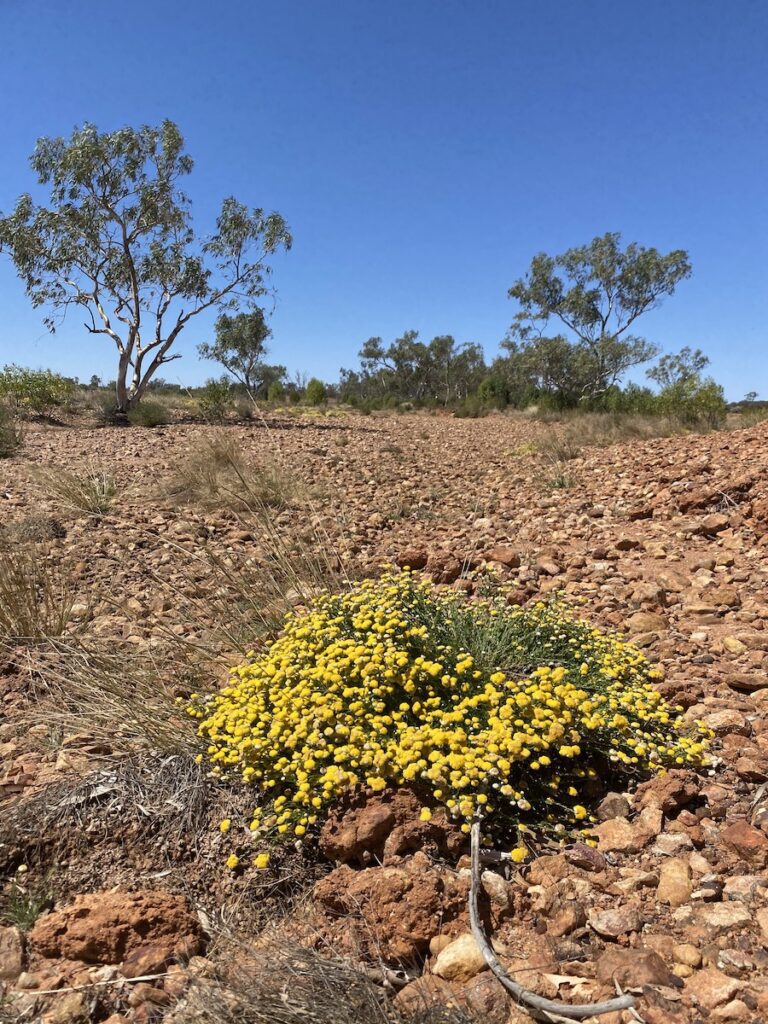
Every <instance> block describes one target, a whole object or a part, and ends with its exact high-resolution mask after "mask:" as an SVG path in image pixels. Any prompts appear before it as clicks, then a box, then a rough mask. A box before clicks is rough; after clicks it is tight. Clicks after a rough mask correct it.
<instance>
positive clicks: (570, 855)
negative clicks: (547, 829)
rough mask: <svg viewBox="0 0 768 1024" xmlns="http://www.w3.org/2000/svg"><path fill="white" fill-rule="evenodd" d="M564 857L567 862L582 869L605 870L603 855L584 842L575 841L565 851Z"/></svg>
mask: <svg viewBox="0 0 768 1024" xmlns="http://www.w3.org/2000/svg"><path fill="white" fill-rule="evenodd" d="M565 858H566V860H567V861H568V863H569V864H573V865H574V867H577V868H581V869H582V870H583V871H605V867H606V860H605V857H604V856H603V855H602V853H600V852H599V851H598V850H596V849H595V848H594V847H593V846H587V844H586V843H575V844H574V845H573V846H572V847H570V849H568V850H566V851H565Z"/></svg>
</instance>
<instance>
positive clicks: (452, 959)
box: [432, 932, 488, 981]
mask: <svg viewBox="0 0 768 1024" xmlns="http://www.w3.org/2000/svg"><path fill="white" fill-rule="evenodd" d="M487 969H488V964H487V963H486V962H485V957H484V956H483V954H482V951H481V949H480V947H479V946H478V944H477V943H476V942H475V939H474V936H473V935H472V934H471V933H470V932H465V933H464V935H460V936H459V937H458V939H454V941H453V942H451V943H450V944H449V945H447V946H446V947H445V949H443V950H442V951H441V952H440V954H439V955H438V957H437V960H436V961H435V964H434V967H433V968H432V973H433V974H436V975H437V976H438V977H439V978H444V979H445V980H446V981H469V979H470V978H474V976H475V975H476V974H480V972H481V971H485V970H487Z"/></svg>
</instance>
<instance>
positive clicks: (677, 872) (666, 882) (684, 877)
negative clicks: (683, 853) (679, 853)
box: [656, 857, 692, 907]
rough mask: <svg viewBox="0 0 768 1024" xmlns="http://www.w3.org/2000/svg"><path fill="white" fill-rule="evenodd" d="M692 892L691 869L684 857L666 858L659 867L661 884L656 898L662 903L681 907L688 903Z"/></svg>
mask: <svg viewBox="0 0 768 1024" xmlns="http://www.w3.org/2000/svg"><path fill="white" fill-rule="evenodd" d="M691 892H692V886H691V869H690V867H689V866H688V861H686V860H683V858H682V857H672V858H670V859H669V860H665V861H664V862H663V863H662V865H661V867H660V869H659V885H658V888H657V889H656V898H657V899H658V901H659V902H660V903H668V904H669V905H670V906H671V907H680V906H682V905H683V903H687V901H688V900H689V898H690V895H691Z"/></svg>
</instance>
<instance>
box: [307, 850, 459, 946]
mask: <svg viewBox="0 0 768 1024" xmlns="http://www.w3.org/2000/svg"><path fill="white" fill-rule="evenodd" d="M467 889H468V883H467V882H466V880H461V879H458V878H456V876H455V875H454V874H452V873H450V872H442V871H440V870H438V869H437V868H431V867H430V866H429V861H428V860H427V858H426V857H421V856H420V855H417V856H416V857H413V858H411V859H410V860H409V861H407V862H406V865H405V866H404V867H372V868H365V869H364V870H362V871H353V870H352V868H350V867H347V866H346V865H345V866H342V867H340V868H336V870H335V871H332V872H331V873H330V874H329V875H326V877H325V878H323V879H321V880H320V881H319V882H318V883H317V885H316V886H315V889H314V899H315V902H316V904H317V905H318V906H319V908H320V909H321V910H322V911H323V912H324V914H325V915H326V916H329V917H330V918H334V917H341V918H344V933H345V939H347V940H348V941H350V942H353V943H354V944H355V945H359V946H360V948H361V949H369V948H370V949H371V951H373V952H374V955H376V956H378V957H381V958H383V959H384V960H385V962H388V963H398V962H400V961H404V960H405V961H410V960H414V959H418V958H419V957H421V956H423V955H424V954H425V953H426V952H427V949H428V948H429V941H430V939H431V938H432V937H433V936H434V935H437V934H438V933H439V932H441V931H442V932H446V933H448V932H449V931H450V927H449V925H450V923H451V922H458V921H459V919H462V920H463V919H464V917H465V912H466V899H467ZM456 930H458V931H464V930H466V925H464V927H458V926H455V928H454V934H455V931H456Z"/></svg>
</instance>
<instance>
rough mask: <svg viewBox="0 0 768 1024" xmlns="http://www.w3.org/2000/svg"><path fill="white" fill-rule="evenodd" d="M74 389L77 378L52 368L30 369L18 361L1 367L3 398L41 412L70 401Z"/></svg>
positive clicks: (25, 409) (0, 391)
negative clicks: (69, 377)
mask: <svg viewBox="0 0 768 1024" xmlns="http://www.w3.org/2000/svg"><path fill="white" fill-rule="evenodd" d="M74 391H75V385H74V382H73V381H71V380H68V379H67V378H66V377H62V376H61V374H59V373H54V372H53V371H52V370H30V369H27V368H26V367H23V366H16V365H15V364H11V365H9V366H4V367H3V369H2V370H0V400H5V401H6V402H8V403H11V404H13V405H15V406H16V408H17V409H20V410H23V411H25V412H32V413H36V414H37V415H38V416H42V415H47V414H48V415H49V414H50V413H51V411H52V410H53V409H55V408H58V407H59V406H63V405H66V404H67V402H68V401H69V400H70V398H71V397H72V395H73V394H74Z"/></svg>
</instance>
